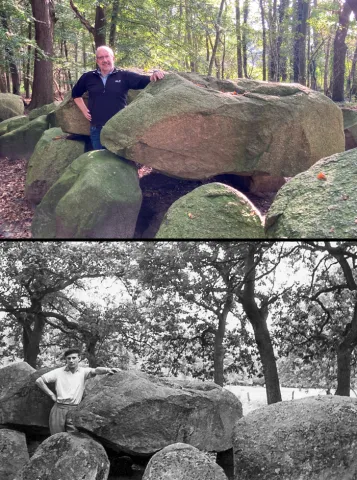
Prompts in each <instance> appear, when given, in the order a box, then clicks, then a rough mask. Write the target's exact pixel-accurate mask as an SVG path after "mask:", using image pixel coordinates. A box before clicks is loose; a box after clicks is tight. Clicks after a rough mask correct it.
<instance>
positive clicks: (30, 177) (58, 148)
mask: <svg viewBox="0 0 357 480" xmlns="http://www.w3.org/2000/svg"><path fill="white" fill-rule="evenodd" d="M61 136H63V131H62V130H61V129H60V128H50V129H49V130H46V131H45V132H44V133H43V135H42V137H41V138H40V140H39V141H38V142H37V144H36V148H35V151H34V152H33V154H32V155H31V158H30V160H29V162H28V167H27V175H26V188H25V196H26V199H27V200H28V201H29V202H31V203H34V204H36V205H37V204H38V203H40V202H41V200H42V198H43V197H44V196H45V194H46V193H47V192H48V190H49V189H50V188H51V187H52V185H53V184H54V183H56V181H57V180H58V179H59V178H60V176H61V175H62V174H63V172H64V171H65V169H66V168H67V167H68V165H70V164H71V163H72V162H73V160H75V159H76V158H78V157H79V156H80V155H82V154H83V153H84V152H85V142H84V141H75V140H67V139H66V138H56V137H61Z"/></svg>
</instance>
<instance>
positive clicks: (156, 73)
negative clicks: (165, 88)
mask: <svg viewBox="0 0 357 480" xmlns="http://www.w3.org/2000/svg"><path fill="white" fill-rule="evenodd" d="M164 76H165V74H164V72H162V71H161V70H154V72H153V74H152V75H151V77H150V82H156V81H157V80H161V79H162V78H164Z"/></svg>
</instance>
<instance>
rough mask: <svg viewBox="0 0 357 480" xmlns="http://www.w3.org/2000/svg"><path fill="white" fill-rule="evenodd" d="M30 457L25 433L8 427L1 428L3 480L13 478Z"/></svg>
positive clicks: (0, 469) (0, 459) (0, 449)
mask: <svg viewBox="0 0 357 480" xmlns="http://www.w3.org/2000/svg"><path fill="white" fill-rule="evenodd" d="M29 459H30V457H29V453H28V451H27V445H26V436H25V434H24V433H22V432H16V431H15V430H9V429H8V428H0V478H1V480H13V479H14V477H15V475H16V474H17V472H18V471H19V470H20V469H21V468H22V467H23V466H24V465H25V464H26V463H27V462H28V461H29Z"/></svg>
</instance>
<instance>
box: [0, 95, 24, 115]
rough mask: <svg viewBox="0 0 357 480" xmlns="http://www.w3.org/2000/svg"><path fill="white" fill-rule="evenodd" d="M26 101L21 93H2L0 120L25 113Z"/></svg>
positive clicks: (0, 98) (0, 96)
mask: <svg viewBox="0 0 357 480" xmlns="http://www.w3.org/2000/svg"><path fill="white" fill-rule="evenodd" d="M24 109H25V107H24V102H23V101H22V98H21V97H20V96H19V95H14V94H12V93H0V122H2V121H3V120H7V119H8V118H11V117H16V116H17V115H23V114H24Z"/></svg>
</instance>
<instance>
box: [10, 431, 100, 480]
mask: <svg viewBox="0 0 357 480" xmlns="http://www.w3.org/2000/svg"><path fill="white" fill-rule="evenodd" d="M108 474H109V460H108V457H107V454H106V453H105V450H104V448H103V447H102V445H100V443H98V442H96V441H95V440H93V439H92V438H90V437H88V436H87V435H83V434H82V435H80V434H76V435H73V434H69V433H57V434H56V435H52V436H51V437H49V438H48V439H47V440H45V441H44V442H43V443H42V444H41V445H40V446H39V447H38V449H37V450H36V452H35V454H34V455H33V456H32V457H31V460H30V461H29V462H28V463H27V464H26V465H25V466H24V467H23V469H22V470H21V471H20V472H19V473H18V475H17V476H16V477H15V479H14V480H67V479H68V480H106V479H107V478H108Z"/></svg>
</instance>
